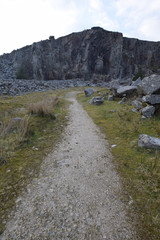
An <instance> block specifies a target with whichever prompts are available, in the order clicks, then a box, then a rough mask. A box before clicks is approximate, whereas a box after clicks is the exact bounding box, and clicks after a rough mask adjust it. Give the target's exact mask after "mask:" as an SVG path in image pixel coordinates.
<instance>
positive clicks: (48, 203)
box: [0, 93, 138, 240]
mask: <svg viewBox="0 0 160 240" xmlns="http://www.w3.org/2000/svg"><path fill="white" fill-rule="evenodd" d="M67 98H68V99H69V100H71V101H72V103H73V104H71V106H70V121H69V125H68V126H67V128H66V131H65V134H64V138H63V140H62V142H61V143H60V144H59V145H58V146H57V149H56V150H55V151H54V152H52V153H51V154H49V155H48V157H47V158H46V159H45V161H44V162H43V163H42V166H41V170H40V174H39V176H38V177H37V178H35V179H34V180H33V181H32V182H31V184H30V185H28V187H27V191H26V193H24V194H23V195H22V196H20V197H19V198H18V199H17V203H16V210H15V211H14V212H13V213H12V214H11V218H10V221H9V222H8V223H7V226H6V230H5V232H4V233H3V234H2V235H1V237H0V239H2V240H6V239H7V240H12V239H14V240H22V239H25V240H31V239H32V240H38V239H44V240H45V239H46V240H48V239H54V240H101V239H102V240H103V239H107V240H125V239H129V240H136V239H138V237H136V233H135V231H134V227H133V226H132V225H131V223H129V219H128V218H127V216H126V206H125V205H124V204H123V203H122V201H121V200H120V199H121V184H120V178H119V176H118V174H117V172H116V170H115V168H114V165H113V163H112V156H111V153H110V151H109V146H108V143H107V141H106V140H105V137H104V136H103V134H102V133H100V131H99V129H98V127H97V126H96V125H95V124H94V123H93V121H92V119H91V118H90V117H89V116H88V115H87V113H86V112H85V111H84V110H83V108H82V107H81V105H80V104H79V103H78V102H77V100H76V94H75V93H69V94H68V96H67Z"/></svg>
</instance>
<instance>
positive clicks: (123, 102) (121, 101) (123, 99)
mask: <svg viewBox="0 0 160 240" xmlns="http://www.w3.org/2000/svg"><path fill="white" fill-rule="evenodd" d="M126 100H127V98H126V97H123V98H122V99H121V100H120V101H119V102H118V104H125V102H126Z"/></svg>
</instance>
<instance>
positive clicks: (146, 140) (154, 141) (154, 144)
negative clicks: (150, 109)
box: [138, 134, 160, 149]
mask: <svg viewBox="0 0 160 240" xmlns="http://www.w3.org/2000/svg"><path fill="white" fill-rule="evenodd" d="M138 146H139V147H142V148H150V149H160V139H159V138H155V137H151V136H148V135H146V134H141V135H139V140H138Z"/></svg>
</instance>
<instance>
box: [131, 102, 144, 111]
mask: <svg viewBox="0 0 160 240" xmlns="http://www.w3.org/2000/svg"><path fill="white" fill-rule="evenodd" d="M131 105H132V106H134V107H135V108H136V109H137V110H138V111H139V110H140V109H142V103H141V102H140V101H138V100H134V101H132V102H131Z"/></svg>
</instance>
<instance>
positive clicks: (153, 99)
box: [142, 94, 160, 105]
mask: <svg viewBox="0 0 160 240" xmlns="http://www.w3.org/2000/svg"><path fill="white" fill-rule="evenodd" d="M142 100H143V102H145V103H150V104H151V105H154V104H160V95H156V94H152V95H146V96H144V97H143V98H142Z"/></svg>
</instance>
